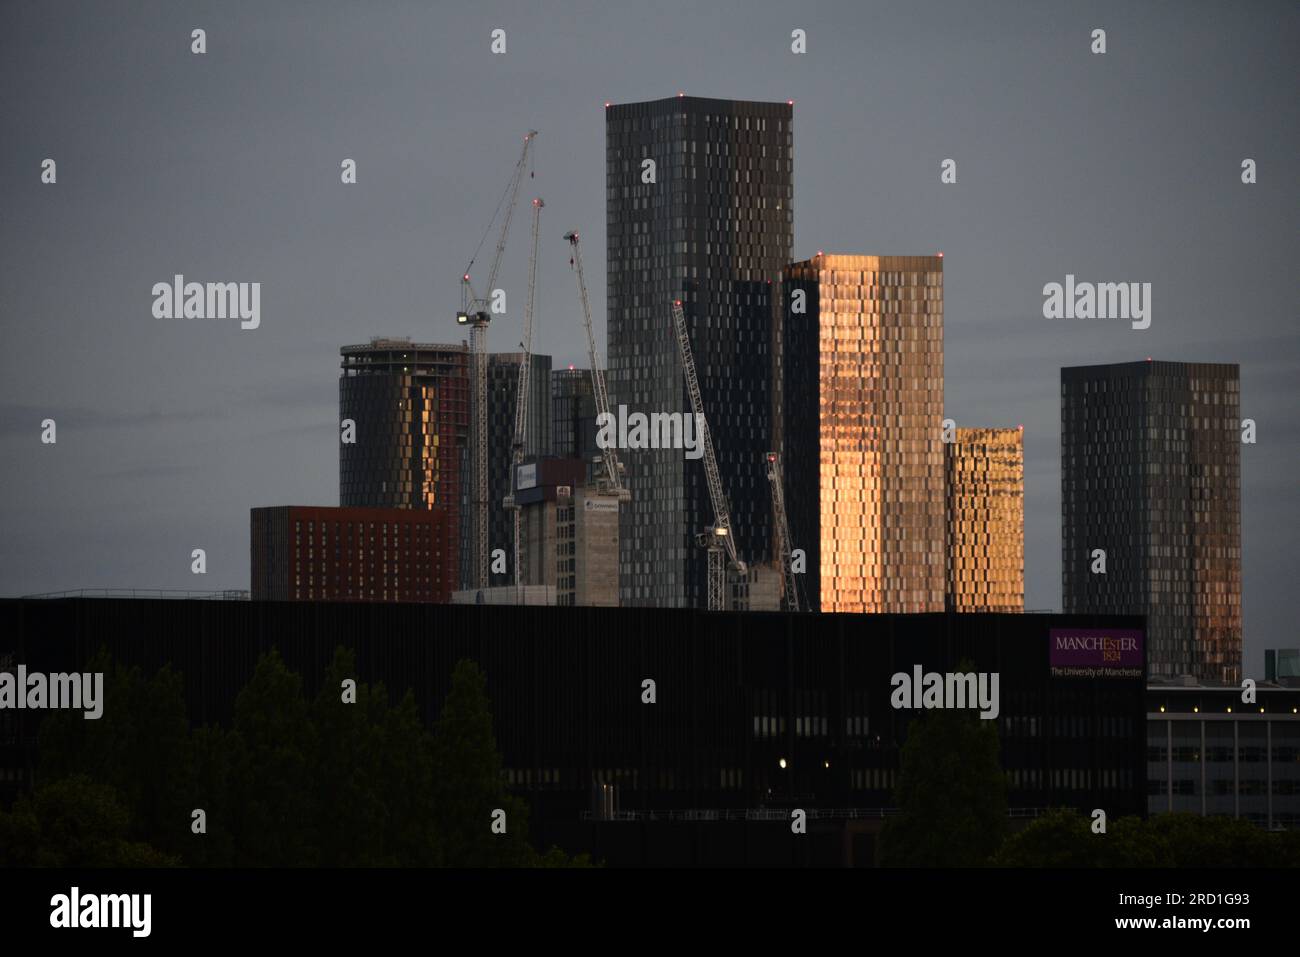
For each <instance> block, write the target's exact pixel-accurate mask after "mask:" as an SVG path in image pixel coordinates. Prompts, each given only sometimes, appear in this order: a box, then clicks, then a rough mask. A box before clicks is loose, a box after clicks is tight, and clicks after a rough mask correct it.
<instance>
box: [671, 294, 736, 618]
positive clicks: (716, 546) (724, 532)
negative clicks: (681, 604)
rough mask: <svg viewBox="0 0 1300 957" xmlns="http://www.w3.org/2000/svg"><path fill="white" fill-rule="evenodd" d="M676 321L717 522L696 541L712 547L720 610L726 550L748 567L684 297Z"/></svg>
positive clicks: (715, 607)
mask: <svg viewBox="0 0 1300 957" xmlns="http://www.w3.org/2000/svg"><path fill="white" fill-rule="evenodd" d="M673 324H674V325H675V326H676V328H677V348H678V351H679V352H680V353H681V358H682V372H683V374H685V376H686V391H687V392H688V393H689V394H690V398H691V412H692V413H694V415H695V421H696V422H697V423H698V424H699V429H700V443H701V445H702V446H703V448H704V476H705V479H706V480H707V481H708V485H709V498H710V499H711V500H712V502H713V524H712V525H710V526H709V527H708V528H706V529H705V530H704V531H703V532H701V533H700V534H699V535H697V536H696V539H695V540H696V542H697V543H698V544H699V545H701V546H702V547H703V548H705V549H707V550H708V555H709V608H710V610H712V611H720V610H721V609H722V608H723V595H724V594H725V592H726V572H725V570H724V568H723V561H722V553H723V551H724V550H725V551H726V553H727V559H728V561H729V564H730V567H731V568H733V569H735V570H736V572H738V573H739V574H741V575H743V574H745V572H746V570H747V567H746V565H745V563H744V562H743V561H741V560H740V556H739V555H737V554H736V541H735V535H733V534H732V528H731V510H730V507H729V506H728V505H727V494H726V492H724V491H723V490H722V476H721V475H720V474H719V472H718V460H717V457H716V456H715V455H714V453H713V435H712V433H711V432H710V431H709V423H708V420H707V419H705V417H704V402H703V400H701V399H700V382H699V379H698V378H697V377H696V375H695V357H694V356H693V355H692V353H691V338H690V335H689V334H688V333H687V331H686V315H685V314H684V313H683V312H682V301H681V300H680V299H674V300H673Z"/></svg>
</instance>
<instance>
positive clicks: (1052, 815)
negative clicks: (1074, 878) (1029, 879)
mask: <svg viewBox="0 0 1300 957" xmlns="http://www.w3.org/2000/svg"><path fill="white" fill-rule="evenodd" d="M1095 837H1097V835H1094V834H1092V833H1091V832H1090V830H1089V828H1088V819H1087V818H1085V817H1084V816H1083V815H1081V814H1080V813H1079V812H1078V811H1075V810H1072V809H1070V808H1052V809H1051V810H1049V811H1048V812H1047V813H1046V814H1044V815H1043V816H1042V817H1040V818H1038V819H1036V820H1035V821H1033V822H1032V823H1031V824H1029V825H1028V826H1026V827H1025V829H1024V830H1022V831H1020V832H1018V833H1016V834H1012V835H1011V836H1010V837H1008V838H1007V839H1006V841H1004V842H1003V844H1002V846H1001V847H1000V848H999V849H998V850H997V853H995V854H994V855H993V861H992V863H993V864H994V865H995V866H997V867H1096V866H1098V864H1099V861H1100V854H1099V853H1098V848H1097V842H1096V841H1095V840H1094V838H1095Z"/></svg>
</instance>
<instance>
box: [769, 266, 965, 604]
mask: <svg viewBox="0 0 1300 957" xmlns="http://www.w3.org/2000/svg"><path fill="white" fill-rule="evenodd" d="M782 298H783V300H784V301H783V306H782V308H783V311H784V328H783V332H782V341H783V349H782V353H781V356H780V362H779V368H780V377H781V383H782V384H781V394H782V399H781V405H782V409H783V414H782V423H781V428H780V434H781V444H782V446H783V447H782V448H781V449H780V451H781V453H782V454H781V460H782V462H783V464H784V466H785V489H786V492H785V498H786V510H787V512H788V514H789V521H790V537H791V545H792V547H793V548H800V549H803V550H804V551H805V553H806V555H807V559H808V571H807V577H806V579H805V585H806V588H807V593H808V599H809V603H810V605H811V606H812V608H814V609H817V608H820V610H821V611H824V612H929V611H942V610H943V604H944V574H945V562H944V526H945V523H944V491H943V489H944V486H943V467H944V466H943V461H944V460H943V442H942V433H941V425H942V422H943V258H942V257H941V256H859V255H823V254H818V255H817V256H816V257H815V258H813V259H810V260H807V261H805V262H798V263H794V264H792V265H791V266H789V268H788V269H787V271H786V281H785V283H784V290H783V297H782Z"/></svg>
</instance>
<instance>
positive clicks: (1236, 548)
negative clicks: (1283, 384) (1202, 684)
mask: <svg viewBox="0 0 1300 957" xmlns="http://www.w3.org/2000/svg"><path fill="white" fill-rule="evenodd" d="M1240 430H1241V415H1240V382H1239V373H1238V369H1237V366H1236V365H1227V364H1212V363H1200V362H1195V363H1194V362H1153V361H1150V360H1148V361H1146V362H1128V363H1120V364H1117V365H1100V366H1078V367H1074V368H1066V369H1062V370H1061V526H1062V527H1061V547H1062V555H1061V564H1062V585H1063V592H1064V610H1065V611H1066V612H1067V613H1074V612H1093V611H1096V612H1102V611H1107V612H1109V611H1122V612H1123V613H1126V614H1143V615H1146V616H1147V645H1146V653H1147V668H1148V672H1149V674H1150V675H1151V676H1152V677H1172V676H1175V675H1181V674H1191V675H1195V676H1196V677H1197V678H1199V679H1200V680H1202V681H1208V682H1218V681H1223V682H1228V683H1231V684H1236V683H1237V682H1238V681H1240V679H1241V431H1240Z"/></svg>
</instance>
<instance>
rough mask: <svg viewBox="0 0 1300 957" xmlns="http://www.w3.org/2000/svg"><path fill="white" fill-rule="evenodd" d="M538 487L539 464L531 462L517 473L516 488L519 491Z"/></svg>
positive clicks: (522, 466)
mask: <svg viewBox="0 0 1300 957" xmlns="http://www.w3.org/2000/svg"><path fill="white" fill-rule="evenodd" d="M536 487H537V463H536V462H529V463H528V464H527V465H521V466H519V468H518V470H517V471H516V472H515V488H516V489H518V490H522V489H526V488H536Z"/></svg>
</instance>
